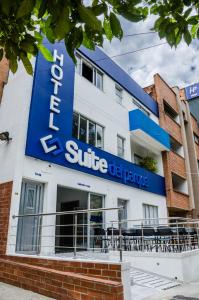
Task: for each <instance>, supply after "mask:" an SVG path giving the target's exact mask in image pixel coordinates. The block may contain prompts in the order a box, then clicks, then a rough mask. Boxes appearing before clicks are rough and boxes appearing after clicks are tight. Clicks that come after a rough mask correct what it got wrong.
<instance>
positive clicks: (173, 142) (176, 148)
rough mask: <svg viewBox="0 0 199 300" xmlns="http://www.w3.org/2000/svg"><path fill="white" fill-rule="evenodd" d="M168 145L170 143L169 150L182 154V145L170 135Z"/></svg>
mask: <svg viewBox="0 0 199 300" xmlns="http://www.w3.org/2000/svg"><path fill="white" fill-rule="evenodd" d="M170 145H171V150H172V151H173V152H175V153H177V154H178V155H181V156H183V147H182V145H181V144H180V143H178V142H177V141H176V140H175V139H173V138H172V137H171V136H170Z"/></svg>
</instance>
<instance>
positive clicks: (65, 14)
mask: <svg viewBox="0 0 199 300" xmlns="http://www.w3.org/2000/svg"><path fill="white" fill-rule="evenodd" d="M70 29H71V23H70V20H69V10H68V7H63V9H62V11H61V13H60V15H59V18H58V19H57V21H56V23H55V28H54V33H55V35H56V37H57V38H58V40H62V39H63V38H64V37H65V35H66V34H67V33H68V32H69V31H70Z"/></svg>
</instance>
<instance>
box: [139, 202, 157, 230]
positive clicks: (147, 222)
mask: <svg viewBox="0 0 199 300" xmlns="http://www.w3.org/2000/svg"><path fill="white" fill-rule="evenodd" d="M152 208H153V209H154V210H156V212H155V211H154V210H153V217H152V218H151V216H150V209H152ZM142 209H143V219H144V220H145V221H144V225H158V219H159V207H158V205H153V204H148V203H142ZM146 209H148V212H149V218H147V216H146V215H145V212H146ZM154 212H155V214H156V213H157V217H155V218H154ZM153 219H157V222H155V220H153Z"/></svg>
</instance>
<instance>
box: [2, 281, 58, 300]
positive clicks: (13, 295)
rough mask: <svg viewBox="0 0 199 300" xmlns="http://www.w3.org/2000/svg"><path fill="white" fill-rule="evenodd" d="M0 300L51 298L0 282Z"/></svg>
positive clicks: (45, 299)
mask: <svg viewBox="0 0 199 300" xmlns="http://www.w3.org/2000/svg"><path fill="white" fill-rule="evenodd" d="M0 300H52V298H48V297H45V296H42V295H39V294H35V293H33V292H31V291H26V290H24V289H20V288H18V287H15V286H13V285H9V284H5V283H2V282H0Z"/></svg>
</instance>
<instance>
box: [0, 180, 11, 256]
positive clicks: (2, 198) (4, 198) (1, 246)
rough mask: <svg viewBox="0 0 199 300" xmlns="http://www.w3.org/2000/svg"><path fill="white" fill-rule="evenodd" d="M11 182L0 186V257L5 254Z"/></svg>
mask: <svg viewBox="0 0 199 300" xmlns="http://www.w3.org/2000/svg"><path fill="white" fill-rule="evenodd" d="M11 194H12V182H7V183H2V184H0V256H1V255H4V254H5V253H6V245H7V235H8V223H9V216H10V202H11Z"/></svg>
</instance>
